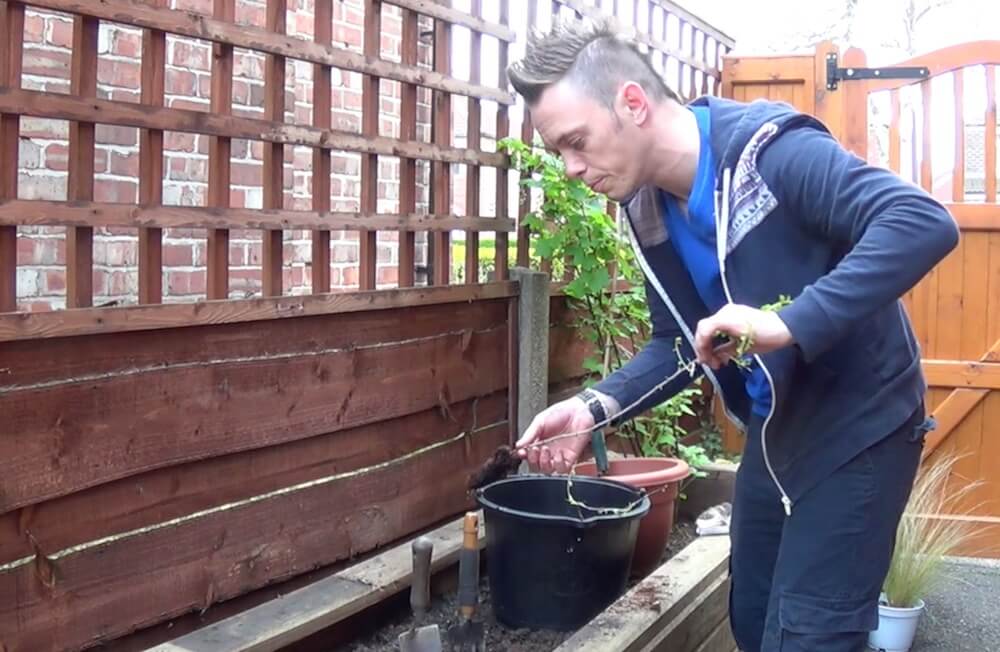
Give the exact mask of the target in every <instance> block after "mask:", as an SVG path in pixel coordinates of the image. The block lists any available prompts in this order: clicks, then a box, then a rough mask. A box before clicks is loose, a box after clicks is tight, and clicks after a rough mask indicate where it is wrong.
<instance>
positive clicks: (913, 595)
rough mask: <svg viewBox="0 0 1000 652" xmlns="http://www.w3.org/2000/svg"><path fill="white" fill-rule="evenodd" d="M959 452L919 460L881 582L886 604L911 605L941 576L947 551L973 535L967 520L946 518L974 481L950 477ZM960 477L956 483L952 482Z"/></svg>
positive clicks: (955, 548)
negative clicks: (922, 461) (920, 466)
mask: <svg viewBox="0 0 1000 652" xmlns="http://www.w3.org/2000/svg"><path fill="white" fill-rule="evenodd" d="M958 459H959V457H958V456H956V455H955V454H953V453H942V454H940V455H939V456H938V457H937V460H936V461H935V462H933V463H931V464H926V465H925V466H923V467H922V468H921V470H920V472H919V474H918V475H917V479H916V481H915V482H914V485H913V489H912V491H911V493H910V498H909V501H908V502H907V505H906V509H905V510H904V512H903V515H902V518H901V519H900V521H899V527H898V528H897V530H896V546H895V548H894V550H893V555H892V562H891V563H890V566H889V572H888V574H887V576H886V579H885V582H884V583H883V591H884V592H885V597H886V602H887V604H888V605H889V606H891V607H914V606H916V605H917V604H918V602H919V600H921V599H922V598H924V597H925V596H926V595H927V594H928V592H929V591H930V590H932V589H933V588H934V587H935V586H936V584H937V583H938V582H939V581H940V580H941V578H942V575H943V567H942V566H943V563H944V560H945V558H946V557H947V556H949V555H951V554H953V553H955V552H956V551H957V550H958V548H959V547H961V546H963V545H964V544H966V543H967V542H968V541H970V540H971V539H972V538H973V537H974V536H975V531H974V529H973V528H972V527H970V525H971V524H970V522H969V521H967V520H964V519H961V518H949V517H950V516H955V515H960V514H958V513H957V507H958V503H959V501H960V500H961V499H962V498H964V497H965V496H966V495H967V494H968V493H969V492H970V491H973V490H974V489H975V488H976V487H978V486H979V484H981V483H979V482H972V483H970V482H966V481H964V480H961V479H958V480H956V479H955V478H954V477H953V475H954V474H953V469H954V466H955V463H956V462H957V461H958ZM959 482H960V486H959V487H958V488H955V487H954V486H949V485H950V484H951V485H954V484H956V483H959Z"/></svg>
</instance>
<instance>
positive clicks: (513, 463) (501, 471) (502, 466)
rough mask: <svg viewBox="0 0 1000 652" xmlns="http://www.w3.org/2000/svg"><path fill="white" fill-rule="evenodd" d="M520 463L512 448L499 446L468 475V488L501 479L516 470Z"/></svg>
mask: <svg viewBox="0 0 1000 652" xmlns="http://www.w3.org/2000/svg"><path fill="white" fill-rule="evenodd" d="M520 464H521V458H519V457H518V456H517V455H516V454H514V449H513V448H511V447H510V446H500V447H499V448H497V449H496V450H495V451H493V455H491V456H490V458H489V459H488V460H486V461H485V462H484V463H483V465H482V466H481V467H479V469H478V470H477V471H476V472H475V473H473V474H472V476H470V477H469V483H468V488H469V489H470V490H476V489H479V488H480V487H485V486H486V485H488V484H493V483H494V482H496V481H498V480H503V479H504V478H506V477H507V476H508V475H510V474H511V473H514V472H515V471H517V467H518V466H520Z"/></svg>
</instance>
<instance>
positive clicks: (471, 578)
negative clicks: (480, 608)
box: [458, 512, 479, 618]
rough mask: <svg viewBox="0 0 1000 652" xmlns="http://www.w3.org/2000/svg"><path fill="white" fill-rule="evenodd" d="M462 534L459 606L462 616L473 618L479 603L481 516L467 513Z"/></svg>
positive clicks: (459, 567) (459, 563)
mask: <svg viewBox="0 0 1000 652" xmlns="http://www.w3.org/2000/svg"><path fill="white" fill-rule="evenodd" d="M462 532H463V534H464V536H463V537H462V552H461V553H460V556H459V560H458V606H459V609H460V610H461V613H462V616H464V617H465V618H471V617H472V615H473V614H474V613H475V611H476V604H477V603H478V602H479V515H478V514H477V513H476V512H466V514H465V521H464V524H463V528H462Z"/></svg>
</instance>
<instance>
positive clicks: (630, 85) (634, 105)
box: [618, 81, 649, 125]
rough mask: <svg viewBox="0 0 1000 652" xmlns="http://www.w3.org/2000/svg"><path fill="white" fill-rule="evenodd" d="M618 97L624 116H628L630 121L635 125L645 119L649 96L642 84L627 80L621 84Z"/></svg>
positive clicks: (647, 111)
mask: <svg viewBox="0 0 1000 652" xmlns="http://www.w3.org/2000/svg"><path fill="white" fill-rule="evenodd" d="M618 97H619V99H620V101H621V105H622V106H621V108H622V112H623V115H624V116H628V117H630V118H631V120H632V122H633V123H635V124H637V125H639V124H642V123H643V122H645V121H646V118H647V117H648V115H649V98H648V97H647V96H646V91H645V90H643V88H642V86H640V85H639V84H637V83H636V82H633V81H627V82H625V83H624V84H622V88H621V92H619V94H618Z"/></svg>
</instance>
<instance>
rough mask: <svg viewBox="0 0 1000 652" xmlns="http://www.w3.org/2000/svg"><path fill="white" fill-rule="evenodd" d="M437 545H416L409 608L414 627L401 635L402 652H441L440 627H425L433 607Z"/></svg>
mask: <svg viewBox="0 0 1000 652" xmlns="http://www.w3.org/2000/svg"><path fill="white" fill-rule="evenodd" d="M433 551H434V542H433V541H431V540H430V539H428V538H427V537H419V538H418V539H416V540H415V541H414V542H413V583H412V584H411V585H410V608H411V609H413V618H414V623H413V627H412V628H410V629H409V630H407V631H405V632H403V633H402V634H400V635H399V649H400V652H441V631H440V629H439V628H438V626H437V625H425V624H424V621H425V620H426V618H427V610H428V609H429V608H430V605H431V553H432V552H433Z"/></svg>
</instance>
